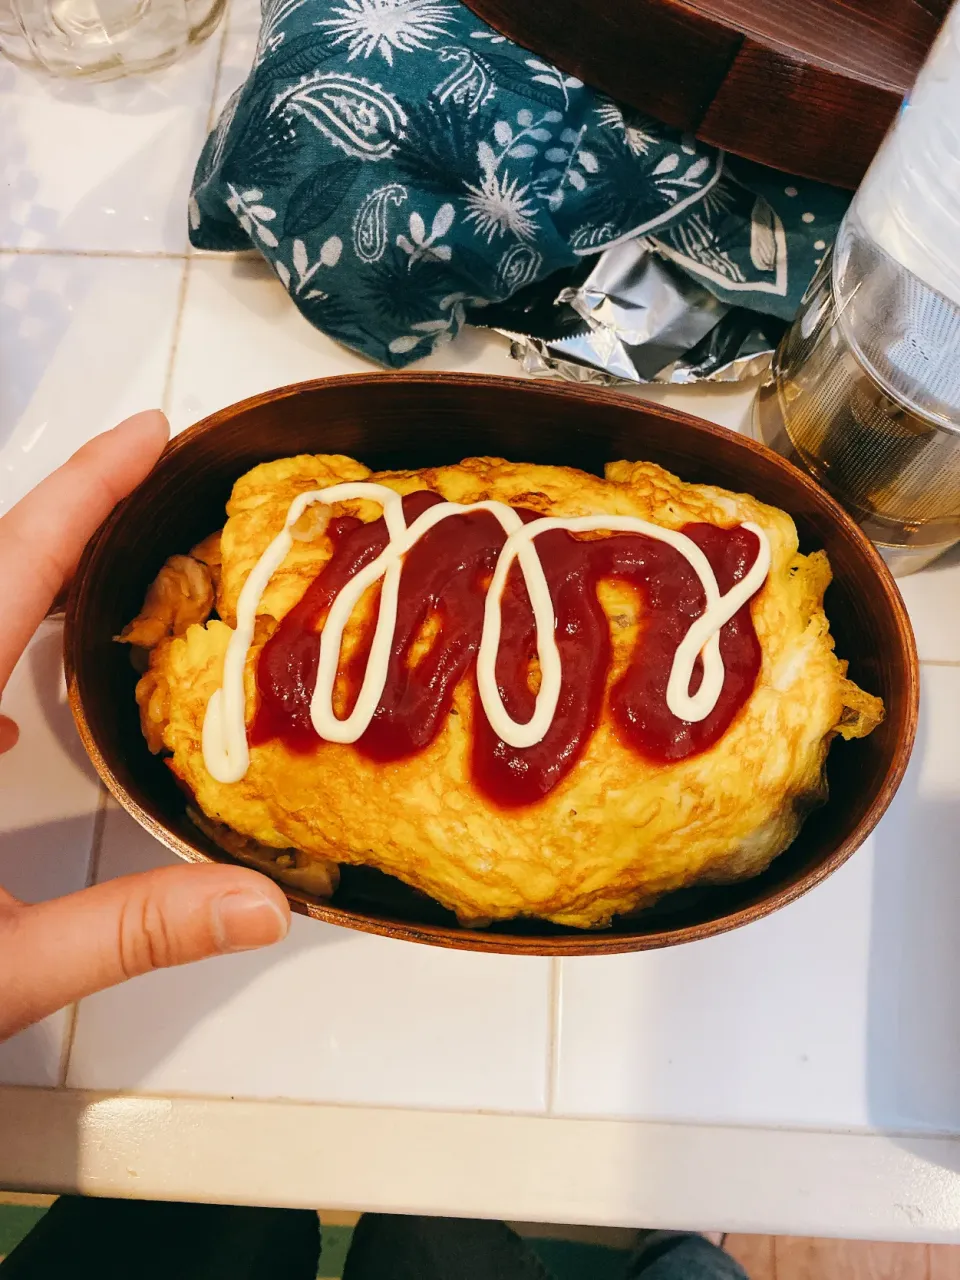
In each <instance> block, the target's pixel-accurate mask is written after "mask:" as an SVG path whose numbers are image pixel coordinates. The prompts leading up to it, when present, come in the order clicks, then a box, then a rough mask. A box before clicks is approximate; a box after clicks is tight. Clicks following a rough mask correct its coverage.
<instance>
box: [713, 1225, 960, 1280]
mask: <svg viewBox="0 0 960 1280" xmlns="http://www.w3.org/2000/svg"><path fill="white" fill-rule="evenodd" d="M724 1245H725V1248H726V1249H727V1252H728V1253H730V1254H732V1255H733V1257H735V1258H736V1259H737V1260H738V1261H739V1262H740V1264H741V1265H742V1267H743V1269H744V1271H746V1273H747V1275H748V1276H749V1277H750V1280H960V1245H925V1244H871V1243H869V1242H866V1241H858V1240H807V1239H802V1238H800V1237H799V1236H727V1238H726V1240H725V1241H724Z"/></svg>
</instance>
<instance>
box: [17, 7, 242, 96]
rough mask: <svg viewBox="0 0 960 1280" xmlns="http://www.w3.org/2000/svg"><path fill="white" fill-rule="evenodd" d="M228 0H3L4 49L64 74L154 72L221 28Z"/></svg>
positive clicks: (100, 75) (105, 76)
mask: <svg viewBox="0 0 960 1280" xmlns="http://www.w3.org/2000/svg"><path fill="white" fill-rule="evenodd" d="M225 3H226V0H0V51H2V52H3V53H5V54H6V55H7V56H8V57H9V58H11V59H13V61H15V62H20V63H22V64H26V65H32V66H40V67H42V68H43V69H44V70H46V71H48V72H50V73H51V74H52V75H57V76H82V77H85V78H87V79H92V80H110V79H113V78H115V77H117V76H123V75H130V74H133V73H135V72H141V71H152V70H154V69H156V68H158V67H164V66H166V65H167V64H168V63H171V62H173V61H174V60H175V59H176V58H178V57H179V56H180V55H181V54H182V53H183V52H184V51H185V49H186V48H187V47H188V45H190V44H195V43H198V42H199V41H201V40H204V39H206V37H207V36H208V35H209V34H210V33H211V31H213V29H214V28H215V27H216V25H217V23H218V21H219V20H220V17H221V16H222V14H223V10H224V6H225Z"/></svg>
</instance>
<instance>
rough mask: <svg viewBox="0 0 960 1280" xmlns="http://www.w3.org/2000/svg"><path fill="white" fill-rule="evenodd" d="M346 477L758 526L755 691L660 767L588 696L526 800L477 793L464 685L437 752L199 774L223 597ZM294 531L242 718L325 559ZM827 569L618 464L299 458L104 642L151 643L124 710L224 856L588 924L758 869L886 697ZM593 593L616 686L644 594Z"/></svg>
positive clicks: (263, 623)
mask: <svg viewBox="0 0 960 1280" xmlns="http://www.w3.org/2000/svg"><path fill="white" fill-rule="evenodd" d="M345 481H375V482H377V483H378V484H381V485H385V486H387V487H388V488H390V489H392V490H394V491H395V492H397V493H399V494H402V495H406V494H411V493H414V492H416V491H419V490H424V489H426V490H430V491H433V492H434V493H436V494H439V495H441V496H442V497H443V498H444V499H446V500H448V501H453V502H458V503H463V504H469V503H475V502H480V501H484V500H488V499H494V500H498V501H500V502H504V503H507V504H509V505H511V506H514V507H520V508H526V509H528V510H532V511H534V512H536V513H538V514H541V515H551V516H582V515H592V514H604V515H608V514H610V515H614V514H615V515H625V516H637V517H640V518H642V519H644V520H647V521H649V522H651V523H653V524H656V525H659V526H660V527H662V528H665V529H671V530H679V529H681V528H683V527H684V526H686V525H688V524H690V523H693V522H703V523H706V524H712V525H716V526H720V527H722V528H724V529H730V528H732V527H733V526H736V525H739V524H742V523H744V522H753V523H754V524H755V525H757V526H759V527H760V528H761V529H762V530H763V531H764V533H765V534H766V537H767V540H768V542H769V547H770V553H771V564H770V570H769V573H768V576H767V579H766V582H765V584H764V586H763V587H762V588H761V589H760V591H759V592H758V594H757V595H756V596H755V597H754V598H753V600H752V602H751V604H750V612H751V616H752V620H753V625H754V628H755V630H756V633H757V638H758V641H759V644H760V649H761V659H760V671H759V675H758V677H757V680H756V684H755V687H754V688H753V692H752V693H751V694H750V696H749V698H748V699H747V701H746V703H745V705H744V706H743V707H742V709H741V710H740V711H739V713H738V714H737V715H736V717H735V718H734V720H733V722H732V724H731V725H730V727H729V728H728V729H727V730H726V732H725V733H724V734H723V736H722V737H721V738H720V740H719V741H718V742H716V743H715V744H714V745H713V746H712V747H710V748H709V749H707V750H705V751H703V752H701V753H700V754H697V755H693V756H690V757H688V758H686V759H683V760H679V761H676V762H673V763H657V762H653V761H651V760H648V759H645V758H643V757H642V756H641V755H638V753H637V752H636V751H634V750H633V749H631V748H630V747H629V746H627V745H625V744H624V743H623V742H622V741H621V739H620V737H619V736H618V734H617V731H616V727H615V725H614V723H613V721H612V717H611V715H610V714H609V710H608V708H607V706H606V703H605V704H604V707H603V708H602V710H601V712H600V718H599V722H598V724H597V727H596V729H595V731H594V732H593V734H592V736H591V737H590V738H589V740H588V742H587V744H586V747H585V749H584V751H583V754H582V755H581V757H580V758H579V760H578V762H577V763H576V764H575V766H574V767H573V768H572V770H571V771H570V772H569V773H568V775H567V776H566V777H565V778H564V779H563V780H562V781H561V782H560V783H559V784H558V785H556V786H555V787H554V788H553V790H551V791H550V792H549V793H548V794H547V795H546V796H545V797H544V798H543V799H541V800H539V801H538V802H537V803H535V804H532V805H527V806H524V807H519V808H505V807H503V806H500V805H497V804H495V803H492V802H491V801H490V800H489V799H488V798H487V797H485V796H484V795H483V794H481V792H480V791H479V790H478V789H477V787H475V786H474V785H472V783H471V780H470V770H469V760H470V735H471V726H472V724H473V719H474V717H475V716H477V715H482V714H483V711H482V709H480V708H479V706H478V705H477V703H478V699H477V694H476V686H475V684H474V682H473V681H472V680H469V679H463V680H461V681H460V682H459V684H458V685H457V687H456V689H455V691H454V694H453V703H452V706H451V709H450V713H449V714H448V715H447V716H446V719H445V722H444V723H443V724H442V727H441V728H440V731H439V733H438V734H437V736H436V738H435V739H434V740H433V742H432V743H430V745H429V746H427V747H426V748H424V749H422V750H420V751H419V752H417V753H416V754H414V755H412V756H410V757H409V758H407V759H402V760H398V761H394V762H391V763H389V764H383V763H379V762H377V761H375V760H371V759H368V758H366V757H365V756H364V755H363V754H361V753H360V752H359V751H358V750H356V749H355V748H354V747H353V746H351V745H345V744H338V743H324V744H323V746H322V749H320V750H317V751H315V752H312V753H306V754H304V753H301V752H293V751H291V750H290V749H289V748H288V747H287V746H286V745H285V744H284V743H283V741H281V740H273V741H267V742H264V743H262V744H261V745H256V746H253V747H251V749H250V765H249V769H248V771H247V773H246V775H245V776H244V777H243V778H242V779H241V780H240V781H238V782H232V783H223V782H218V781H216V780H215V779H214V778H213V777H212V776H211V774H210V773H209V772H208V770H207V768H206V765H205V763H204V755H203V745H202V729H203V722H204V716H205V713H206V708H207V703H208V701H209V700H210V697H211V695H212V694H213V693H214V691H215V690H216V689H217V688H218V687H219V686H220V683H221V680H222V678H223V663H224V655H225V652H226V648H227V644H228V641H229V640H230V637H231V634H232V632H233V629H234V628H235V627H236V621H237V604H238V598H239V595H240V591H241V589H242V587H243V585H244V582H245V581H246V579H247V577H248V575H249V574H250V572H251V570H253V568H254V566H255V565H256V564H257V562H258V560H259V559H260V557H261V555H262V554H263V553H264V551H265V550H266V548H267V547H268V545H269V544H270V543H271V541H272V540H273V538H274V537H275V536H276V535H277V534H278V533H279V532H280V530H281V529H282V528H283V526H284V521H285V518H286V515H287V511H288V508H289V507H290V504H291V502H292V501H293V500H294V498H295V497H296V496H297V495H298V494H301V493H303V492H305V491H307V490H313V489H321V488H324V487H326V486H330V485H334V484H338V483H342V482H345ZM333 513H334V514H338V513H342V514H349V515H352V516H356V517H359V519H360V520H362V521H364V522H370V521H373V520H376V519H378V518H379V517H380V516H381V510H380V508H379V506H378V505H377V504H376V503H374V502H371V501H368V500H366V499H362V500H357V499H354V500H351V501H349V502H345V503H343V504H338V506H336V507H334V508H333ZM293 533H294V539H295V540H294V542H293V544H292V547H291V549H290V551H289V553H288V554H287V556H286V558H285V559H284V561H283V563H282V564H281V566H280V568H279V569H278V570H277V571H276V572H275V573H274V574H273V576H272V577H271V579H270V581H269V585H268V586H267V588H266V590H265V592H264V593H263V595H262V597H261V599H260V603H259V606H258V608H257V612H256V625H255V631H254V639H253V643H252V645H251V647H250V650H249V653H248V656H247V662H246V668H245V687H246V709H247V718H248V722H249V721H250V720H251V719H252V717H253V714H254V710H255V707H256V700H257V685H256V664H257V659H258V657H259V654H260V652H261V650H262V648H263V646H264V644H265V643H266V642H267V640H268V639H269V638H270V636H271V635H272V634H273V633H274V632H275V631H276V629H277V627H278V625H279V623H280V622H281V620H282V619H283V618H284V617H285V616H286V615H287V614H288V612H289V611H290V610H291V609H292V608H293V607H294V606H295V605H296V604H297V603H298V601H300V599H301V597H302V596H303V595H304V592H305V591H306V589H307V588H308V586H309V585H310V584H311V583H312V582H313V581H314V579H315V578H316V577H317V575H318V574H319V573H320V572H321V570H322V569H323V568H324V566H325V565H326V564H327V563H328V561H329V560H330V558H331V555H332V553H333V543H332V541H331V539H330V537H328V535H327V532H326V520H325V519H324V518H319V517H318V515H317V512H316V509H315V508H309V509H308V510H307V511H306V512H304V514H303V516H302V517H301V518H300V520H299V521H298V522H297V524H296V525H295V526H294V530H293ZM830 576H831V575H830V566H829V563H828V560H827V557H826V554H825V553H824V552H822V551H820V552H814V553H813V554H811V555H806V556H804V555H801V554H799V552H798V540H797V532H796V528H795V526H794V523H793V521H792V520H791V518H790V517H789V516H788V515H787V514H786V513H784V512H783V511H780V510H778V509H776V508H774V507H770V506H766V505H764V504H763V503H761V502H758V501H757V500H756V499H755V498H752V497H750V496H749V495H745V494H734V493H731V492H728V491H726V490H723V489H719V488H715V487H712V486H708V485H688V484H684V483H683V482H681V481H680V480H678V479H677V478H676V477H674V476H672V475H670V474H669V473H668V472H666V471H664V470H662V469H661V468H660V467H657V466H655V465H653V464H651V463H644V462H615V463H611V464H610V465H608V467H607V468H606V478H605V479H602V480H601V479H599V478H598V477H596V476H592V475H588V474H586V473H583V472H580V471H576V470H573V469H571V468H567V467H550V466H534V465H528V464H516V463H510V462H505V461H503V460H501V459H496V458H471V459H467V460H465V461H463V462H462V463H460V464H459V465H456V466H449V467H440V468H435V469H428V470H420V471H395V472H381V473H377V474H373V473H371V472H370V471H369V470H368V468H366V467H365V466H363V465H362V464H361V463H359V462H356V461H354V460H352V459H350V458H346V457H342V456H325V455H319V456H310V455H304V456H300V457H295V458H286V459H281V460H279V461H275V462H269V463H264V464H262V465H260V466H258V467H255V468H254V469H253V470H252V471H250V472H248V473H247V474H246V475H244V476H242V477H241V478H240V479H239V480H238V481H237V483H236V485H235V486H234V489H233V493H232V495H231V498H230V501H229V502H228V504H227V521H226V524H225V525H224V527H223V530H222V532H221V533H219V534H213V535H211V537H210V538H208V539H207V540H206V541H205V542H203V543H201V544H200V545H199V546H198V547H196V548H194V550H193V551H192V553H191V554H190V555H189V556H186V555H180V556H174V557H172V558H171V559H170V560H169V561H168V562H167V565H166V566H165V567H164V569H163V570H161V573H160V575H159V577H158V578H157V580H156V581H155V583H154V584H153V586H152V587H151V588H150V591H149V592H148V594H147V597H146V600H145V602H144V607H143V609H142V611H141V613H140V615H139V616H138V617H137V618H136V619H135V620H134V621H133V622H132V623H131V624H130V625H129V626H128V627H127V628H126V629H125V630H124V632H123V634H122V636H121V637H119V638H120V639H122V640H123V641H125V642H127V643H129V644H131V645H133V646H135V648H136V649H137V650H141V651H147V657H146V658H144V657H143V655H142V654H141V659H142V660H144V661H146V662H147V664H148V665H147V668H146V671H145V673H144V674H143V676H142V678H141V679H140V681H139V683H138V686H137V701H138V704H139V707H140V714H141V723H142V727H143V732H144V735H145V737H146V740H147V743H148V745H149V747H150V749H151V750H152V751H154V752H156V753H164V754H165V755H166V758H167V764H168V765H169V767H170V769H171V770H172V771H173V773H174V774H175V775H176V776H177V778H178V779H179V780H180V781H181V783H182V784H183V785H184V786H185V788H186V789H187V790H188V792H189V793H190V794H191V795H192V797H193V805H192V810H191V811H192V813H193V816H194V820H195V821H196V822H197V824H198V825H199V826H201V827H202V829H204V830H205V831H206V832H207V833H208V834H209V835H210V836H212V838H214V839H215V840H216V841H217V842H218V843H219V844H220V845H221V846H222V847H224V848H225V849H227V850H228V851H229V852H230V853H232V854H233V855H234V856H236V857H238V858H240V859H242V860H245V861H250V862H253V863H254V864H255V865H257V866H260V867H261V868H262V869H265V870H267V871H268V872H269V873H270V874H272V875H274V876H275V878H277V879H279V880H281V881H284V882H286V883H288V884H291V885H294V886H296V887H300V888H303V889H306V890H309V891H311V892H314V893H318V894H320V895H321V896H323V895H327V894H330V893H332V892H333V890H334V889H335V887H336V883H337V868H338V865H339V864H345V863H351V864H361V865H366V866H371V867H376V868H378V869H379V870H381V871H384V872H386V873H388V874H389V875H392V876H396V877H398V878H399V879H400V880H402V881H405V882H406V883H407V884H409V885H412V886H413V887H414V888H416V889H418V890H421V891H423V892H424V893H426V894H428V895H430V896H431V897H432V898H434V899H436V900H437V901H438V902H440V903H442V904H443V905H444V906H445V907H447V908H449V909H450V910H452V911H453V912H455V913H456V915H457V917H458V918H459V920H460V921H461V922H462V923H463V924H470V925H480V924H484V923H488V922H491V921H494V920H507V919H511V918H515V917H519V916H536V917H541V918H544V919H547V920H551V921H554V922H556V923H557V924H562V925H572V926H577V927H581V928H593V927H599V926H603V925H606V924H609V922H610V920H611V919H612V917H613V916H615V915H619V914H623V913H630V912H634V911H636V910H638V909H641V908H643V907H646V906H649V905H650V904H651V903H653V902H654V901H655V900H656V899H657V898H658V897H660V896H661V895H663V894H665V893H668V892H670V891H672V890H675V889H680V888H687V887H690V886H693V885H703V884H722V883H729V882H733V881H736V880H741V879H744V878H747V877H750V876H754V875H757V874H759V873H760V872H762V871H763V870H765V869H766V868H767V866H769V864H770V862H771V861H772V860H773V859H774V858H775V857H776V856H777V855H778V854H779V853H781V852H782V851H783V850H784V849H785V848H786V847H787V846H788V845H789V844H790V842H791V841H792V840H793V839H794V837H795V836H796V834H797V831H798V830H799V827H800V824H801V822H802V821H803V817H804V815H805V814H806V813H807V812H808V811H809V810H810V808H811V807H812V806H813V805H815V804H816V803H818V802H819V801H821V800H822V799H823V798H824V794H825V792H824V788H825V782H824V764H825V760H826V755H827V751H828V749H829V746H830V743H831V741H832V740H833V738H834V737H835V736H837V735H838V734H839V735H840V736H842V737H844V738H856V737H862V736H864V735H866V734H868V733H869V732H870V731H871V730H872V729H873V728H874V727H875V726H876V725H877V724H878V723H879V722H880V721H881V719H882V718H883V705H882V703H881V701H880V699H879V698H876V697H873V696H872V695H870V694H868V693H865V692H864V691H863V690H861V689H860V688H858V687H857V686H856V685H855V684H854V683H852V682H851V681H850V680H848V679H847V677H846V663H845V662H843V661H841V660H840V659H839V658H838V657H837V656H836V654H835V653H834V645H833V640H832V637H831V635H830V631H829V624H828V621H827V617H826V615H825V613H824V609H823V597H824V592H825V590H826V588H827V586H828V584H829V582H830ZM598 597H599V602H600V604H601V606H602V608H603V611H604V613H605V615H606V617H607V619H608V621H609V625H610V639H611V663H610V667H609V670H608V672H607V689H608V691H609V689H610V688H611V687H612V686H613V684H614V682H615V681H616V680H617V679H618V677H619V675H620V674H621V673H622V672H623V671H624V670H625V669H626V667H627V665H628V663H629V660H630V656H631V654H632V652H633V650H634V648H635V646H636V643H637V637H638V635H640V633H641V630H642V628H643V625H644V608H645V606H644V601H643V599H642V596H641V594H639V593H638V592H637V591H636V590H632V589H631V588H630V587H629V586H627V585H626V584H624V583H621V582H617V581H614V580H611V581H603V582H601V583H600V585H599V588H598ZM375 601H376V593H375V592H373V591H372V590H371V591H370V592H368V593H367V594H366V595H365V596H364V597H363V600H362V601H361V604H360V606H359V607H358V608H357V609H356V610H355V611H354V613H353V615H352V616H351V619H350V622H349V623H348V625H347V628H346V631H345V634H344V653H345V656H349V654H350V652H351V647H353V648H356V646H357V645H358V643H359V642H360V637H361V635H362V634H363V633H364V630H365V628H366V627H367V626H368V624H369V621H370V618H371V616H372V614H373V610H374V607H375Z"/></svg>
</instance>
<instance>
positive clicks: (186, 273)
mask: <svg viewBox="0 0 960 1280" xmlns="http://www.w3.org/2000/svg"><path fill="white" fill-rule="evenodd" d="M232 7H233V6H232V5H230V6H229V7H228V9H227V12H226V13H225V14H224V16H223V22H222V24H221V27H220V32H219V36H220V46H219V48H218V49H217V65H216V68H215V69H214V73H213V85H212V87H211V89H210V105H209V107H208V108H207V122H206V132H207V133H209V132H210V129H211V127H212V125H213V118H214V113H215V110H216V105H217V92H218V90H219V87H220V73H221V70H222V68H223V52H224V47H225V45H226V43H227V30H228V27H229V23H230V11H231V9H232ZM182 258H183V273H182V275H181V277H180V290H179V294H178V296H177V314H176V318H175V320H174V322H173V335H172V337H171V341H170V355H169V358H168V360H167V369H166V373H165V375H164V379H163V395H162V397H161V407H162V409H163V412H164V413H165V414H166V415H167V418H169V417H170V398H171V395H172V394H173V374H174V369H175V368H176V363H177V353H178V351H179V349H180V333H181V330H182V328H183V313H184V309H185V307H186V303H187V290H188V289H189V287H190V263H191V261H192V260H193V253H192V250H191V245H190V237H189V232H188V233H187V247H186V252H185V253H184V254H183V255H182Z"/></svg>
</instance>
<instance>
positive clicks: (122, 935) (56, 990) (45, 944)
mask: <svg viewBox="0 0 960 1280" xmlns="http://www.w3.org/2000/svg"><path fill="white" fill-rule="evenodd" d="M289 927H290V908H289V905H288V904H287V900H286V898H285V897H284V896H283V894H282V893H281V891H280V889H279V888H278V887H277V886H276V885H275V884H274V883H273V882H272V881H271V880H268V879H267V878H266V876H262V875H260V874H259V873H258V872H256V871H251V870H247V869H246V868H244V867H228V866H181V867H161V868H159V869H157V870H155V871H145V872H143V873H142V874H140V875H135V876H126V877H124V878H122V879H119V880H110V881H108V882H107V883H105V884H99V885H95V886H94V887H93V888H92V889H84V890H83V891H82V892H81V893H75V894H71V895H70V896H68V897H66V898H57V899H55V900H54V901H52V902H43V903H39V904H37V905H36V906H26V905H24V904H23V903H20V902H17V901H16V900H15V899H13V898H10V897H9V896H7V895H3V896H2V898H0V975H2V983H0V1040H3V1039H4V1038H5V1037H7V1036H10V1035H13V1033H14V1032H16V1031H20V1030H22V1028H23V1027H26V1026H29V1025H30V1024H31V1023H32V1022H37V1021H39V1019H40V1018H43V1017H45V1016H46V1015H47V1014H48V1013H52V1012H53V1011H54V1010H55V1009H59V1008H62V1007H63V1006H64V1005H67V1004H72V1003H73V1002H74V1001H75V1000H79V999H81V998H82V997H84V996H88V995H91V994H92V993H93V992H94V991H100V990H102V989H103V988H104V987H111V986H114V985H115V984H116V983H118V982H123V981H124V980H125V979H127V978H133V977H136V976H137V975H138V974H142V973H148V972H149V971H150V970H152V969H163V968H166V967H168V966H170V965H177V964H187V963H189V962H190V961H192V960H202V959H204V958H205V957H207V956H214V955H222V954H224V953H226V952H230V951H248V950H251V949H252V948H254V947H263V946H267V945H269V944H270V943H273V942H279V941H280V939H281V938H283V937H285V936H286V933H287V930H288V929H289Z"/></svg>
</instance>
